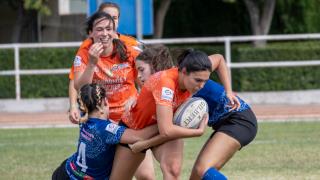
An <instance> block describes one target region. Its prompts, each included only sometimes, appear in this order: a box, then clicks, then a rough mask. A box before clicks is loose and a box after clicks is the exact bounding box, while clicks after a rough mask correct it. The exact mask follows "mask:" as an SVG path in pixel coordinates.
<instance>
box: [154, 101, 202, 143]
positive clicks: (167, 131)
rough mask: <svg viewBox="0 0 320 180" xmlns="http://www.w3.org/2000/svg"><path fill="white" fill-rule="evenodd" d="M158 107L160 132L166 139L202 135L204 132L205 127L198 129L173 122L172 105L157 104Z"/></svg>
mask: <svg viewBox="0 0 320 180" xmlns="http://www.w3.org/2000/svg"><path fill="white" fill-rule="evenodd" d="M156 109H157V122H158V128H159V134H160V135H161V136H163V137H164V138H165V139H168V140H171V139H177V138H186V137H195V136H201V135H202V134H203V133H204V130H205V128H204V127H202V128H198V129H188V128H183V127H180V126H177V125H174V124H173V122H172V119H173V109H172V107H170V106H165V105H160V104H157V105H156Z"/></svg>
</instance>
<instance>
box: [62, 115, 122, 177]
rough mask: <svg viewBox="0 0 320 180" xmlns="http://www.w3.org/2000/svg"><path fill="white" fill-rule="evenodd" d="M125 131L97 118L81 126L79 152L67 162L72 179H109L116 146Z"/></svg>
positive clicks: (67, 169) (67, 168)
mask: <svg viewBox="0 0 320 180" xmlns="http://www.w3.org/2000/svg"><path fill="white" fill-rule="evenodd" d="M125 129H126V128H125V127H124V126H119V125H117V124H114V123H112V122H111V121H109V120H102V119H97V118H89V119H88V121H87V122H86V123H83V124H81V125H80V135H79V144H78V150H77V152H76V153H74V154H73V155H72V156H71V157H70V158H68V160H67V162H66V171H67V173H68V175H69V176H70V179H101V180H102V179H103V180H105V179H109V176H110V173H111V169H112V163H113V158H114V154H115V149H116V144H118V143H119V142H120V139H121V136H122V134H123V133H124V131H125Z"/></svg>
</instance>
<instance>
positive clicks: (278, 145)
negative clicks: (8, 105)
mask: <svg viewBox="0 0 320 180" xmlns="http://www.w3.org/2000/svg"><path fill="white" fill-rule="evenodd" d="M210 134H211V130H210V129H207V132H206V134H205V135H204V136H202V137H201V138H191V139H186V141H185V153H184V163H183V173H182V178H181V179H182V180H185V179H188V176H189V174H190V170H191V168H192V165H193V163H194V161H195V158H196V155H197V153H198V152H199V150H200V148H201V147H202V145H203V143H204V142H205V141H206V139H207V137H208V136H209V135H210ZM77 137H78V129H77V128H49V129H1V130H0V154H1V155H0V162H1V163H0V174H1V176H0V179H50V177H51V174H52V172H53V170H54V169H55V168H56V167H57V166H58V165H59V164H60V163H61V162H62V161H63V160H64V159H65V158H66V157H68V156H69V155H71V153H73V152H74V151H75V149H76V143H77ZM319 137H320V122H284V123H260V124H259V131H258V135H257V137H256V139H255V140H254V142H253V143H252V144H250V145H249V146H248V147H245V148H243V149H242V150H241V151H239V152H238V153H236V155H235V156H234V157H233V158H232V159H231V161H230V162H228V163H227V164H226V166H225V167H224V168H223V169H222V172H223V173H224V174H225V175H226V176H228V177H229V179H231V180H232V179H235V180H239V179H240V180H241V179H243V180H248V179H252V180H253V179H254V180H256V179H261V180H264V179H268V180H269V179H274V180H278V179H283V180H287V179H305V180H311V179H314V180H316V179H320V155H319V152H320V138H319ZM156 173H157V174H156V175H157V179H162V176H161V172H160V170H159V167H157V172H156Z"/></svg>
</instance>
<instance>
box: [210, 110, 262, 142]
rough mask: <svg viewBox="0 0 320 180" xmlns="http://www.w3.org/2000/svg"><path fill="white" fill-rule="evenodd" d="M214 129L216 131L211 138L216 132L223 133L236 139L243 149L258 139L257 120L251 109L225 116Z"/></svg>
mask: <svg viewBox="0 0 320 180" xmlns="http://www.w3.org/2000/svg"><path fill="white" fill-rule="evenodd" d="M212 129H214V130H215V131H214V132H213V133H212V135H211V137H212V136H213V135H214V134H215V133H216V132H223V133H225V134H227V135H229V136H231V137H233V138H235V139H236V140H237V141H238V142H239V143H240V144H241V148H242V147H244V146H246V145H247V144H249V143H250V142H251V141H252V140H253V139H254V138H255V137H256V134H257V130H258V124H257V118H256V116H255V115H254V113H253V112H252V110H251V109H247V110H244V111H240V112H233V113H229V114H227V115H226V116H224V117H223V118H222V119H221V120H220V121H219V122H218V123H217V124H214V125H213V127H212ZM211 137H210V138H211Z"/></svg>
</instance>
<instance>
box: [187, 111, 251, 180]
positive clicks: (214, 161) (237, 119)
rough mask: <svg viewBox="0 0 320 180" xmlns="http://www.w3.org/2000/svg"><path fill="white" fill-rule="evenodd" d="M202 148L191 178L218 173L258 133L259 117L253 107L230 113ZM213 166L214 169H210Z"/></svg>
mask: <svg viewBox="0 0 320 180" xmlns="http://www.w3.org/2000/svg"><path fill="white" fill-rule="evenodd" d="M215 128H216V131H215V133H214V134H213V136H212V137H211V138H210V139H209V140H208V141H207V142H206V144H205V145H204V147H203V148H202V150H201V152H200V154H199V155H198V158H197V160H196V163H195V165H194V167H193V170H192V173H191V177H190V179H201V178H202V177H203V176H204V175H205V174H206V175H208V174H209V175H210V174H214V173H216V174H217V175H219V173H220V172H218V170H220V169H221V168H222V167H223V166H224V164H225V163H226V162H228V161H229V159H230V158H231V157H232V156H233V155H234V154H235V153H236V152H237V150H239V149H240V148H241V147H244V146H246V145H247V144H249V143H250V142H251V141H252V140H253V139H254V138H255V136H256V134H257V119H256V117H255V115H254V113H253V112H252V111H251V109H248V110H245V111H242V112H235V113H231V114H229V115H228V116H227V117H226V118H225V119H224V120H223V121H222V123H221V124H219V125H218V127H215ZM210 168H212V169H210Z"/></svg>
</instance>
